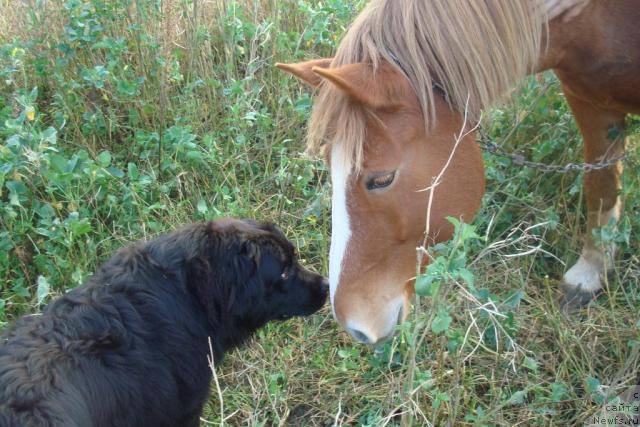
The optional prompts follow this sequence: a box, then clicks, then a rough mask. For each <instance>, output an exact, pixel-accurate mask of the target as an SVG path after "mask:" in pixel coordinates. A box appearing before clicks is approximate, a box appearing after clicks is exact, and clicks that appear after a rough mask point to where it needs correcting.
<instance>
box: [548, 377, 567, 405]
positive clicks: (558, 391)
mask: <svg viewBox="0 0 640 427" xmlns="http://www.w3.org/2000/svg"><path fill="white" fill-rule="evenodd" d="M566 395H567V387H566V386H565V385H564V384H563V383H558V382H555V383H553V384H551V400H552V401H553V402H554V403H558V402H560V401H562V400H564V398H565V396H566Z"/></svg>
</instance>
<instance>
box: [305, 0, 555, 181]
mask: <svg viewBox="0 0 640 427" xmlns="http://www.w3.org/2000/svg"><path fill="white" fill-rule="evenodd" d="M541 2H542V0H372V1H371V2H370V3H369V4H368V5H367V7H366V8H365V9H364V10H363V11H362V12H361V13H360V15H359V16H358V17H357V18H356V20H355V21H354V22H353V23H352V24H351V27H350V28H349V29H348V31H347V33H346V35H345V36H344V38H343V40H342V42H341V43H340V46H339V47H338V50H337V52H336V55H335V58H334V60H333V62H332V64H331V67H339V66H341V65H345V64H350V63H358V62H367V63H371V64H372V66H373V67H374V69H376V68H377V67H378V65H379V63H380V60H386V61H388V62H389V63H391V64H393V65H394V66H396V67H397V68H398V69H399V71H400V72H402V73H403V74H404V75H405V76H406V77H407V78H408V80H409V82H410V83H411V86H412V87H413V89H414V90H415V93H416V95H417V97H418V99H419V102H420V105H421V107H422V111H423V114H424V119H425V126H426V127H427V129H429V128H430V127H431V126H432V125H433V123H435V120H436V117H435V106H434V90H433V84H434V83H436V82H437V84H439V85H440V86H441V87H442V88H443V89H444V91H445V93H446V94H447V101H448V102H449V104H450V106H451V107H452V108H453V109H456V110H458V111H460V112H463V111H464V109H465V104H466V103H467V99H468V106H467V113H468V115H469V118H470V119H472V120H477V119H479V116H480V112H481V111H482V109H484V108H486V107H487V106H489V105H491V104H492V103H494V102H495V101H496V100H497V99H498V98H500V97H501V96H502V95H504V94H505V93H506V92H507V91H508V90H509V89H510V88H511V87H513V85H514V84H515V83H516V82H517V81H518V79H520V78H522V77H523V76H524V75H526V74H527V73H529V72H531V71H532V69H533V67H534V65H535V62H536V59H537V58H538V55H539V52H540V44H541V39H542V33H543V28H544V24H545V22H546V13H545V11H544V8H543V7H542V3H541ZM366 115H367V111H365V108H363V106H362V105H358V104H357V103H355V102H354V101H352V100H351V99H349V98H348V97H347V96H346V95H345V94H344V93H343V92H341V91H340V90H338V89H336V88H335V87H334V86H333V85H332V84H330V83H326V82H325V83H323V84H322V85H321V86H320V88H319V90H318V94H317V98H316V101H315V103H314V108H313V111H312V114H311V120H310V123H309V134H308V138H309V139H308V149H309V150H310V151H312V152H323V153H324V154H325V155H326V150H327V149H329V148H330V147H331V145H332V144H334V143H340V144H345V150H346V151H345V153H348V154H347V155H349V153H350V155H351V158H350V159H348V161H349V162H350V166H352V167H355V169H356V171H357V170H359V168H360V166H361V163H362V156H363V148H364V142H365V119H366Z"/></svg>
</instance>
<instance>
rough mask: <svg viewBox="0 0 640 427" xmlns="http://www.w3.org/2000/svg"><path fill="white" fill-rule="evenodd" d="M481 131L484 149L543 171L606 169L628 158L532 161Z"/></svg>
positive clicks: (621, 156) (624, 156)
mask: <svg viewBox="0 0 640 427" xmlns="http://www.w3.org/2000/svg"><path fill="white" fill-rule="evenodd" d="M479 132H480V147H481V148H482V149H484V150H485V151H486V152H488V153H491V154H493V155H496V156H500V157H505V158H507V159H510V160H511V161H512V162H513V164H514V165H517V166H524V167H527V168H532V169H537V170H540V171H542V172H556V173H567V172H573V171H584V172H589V171H595V170H600V169H606V168H609V167H611V166H615V165H616V163H618V162H624V161H626V160H627V155H626V154H622V155H620V156H616V157H612V158H610V159H607V160H603V161H601V162H598V163H568V164H566V165H564V166H560V165H549V164H547V163H538V162H531V161H529V160H526V159H525V158H524V156H523V155H522V154H516V153H510V152H508V151H505V150H504V149H503V148H502V147H500V146H499V145H498V144H496V143H495V142H493V141H492V140H491V138H490V137H489V135H487V134H486V132H484V130H483V129H482V128H480V129H479Z"/></svg>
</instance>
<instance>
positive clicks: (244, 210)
mask: <svg viewBox="0 0 640 427" xmlns="http://www.w3.org/2000/svg"><path fill="white" fill-rule="evenodd" d="M364 3H365V1H364V0H208V1H201V0H163V1H146V0H83V1H81V0H67V1H60V0H58V1H41V0H30V1H25V2H15V1H11V0H0V141H1V142H2V144H1V145H0V223H1V225H2V227H1V228H0V328H2V327H4V326H5V325H6V324H7V323H8V322H11V321H12V320H14V319H16V317H18V316H20V315H23V314H26V313H34V312H37V311H38V310H39V309H40V308H41V307H42V306H43V305H44V304H46V303H47V302H48V301H49V300H50V299H51V298H54V297H55V296H56V295H60V294H61V293H63V292H65V290H68V289H70V288H73V287H74V286H77V285H78V284H80V283H81V282H82V281H83V280H84V279H86V278H87V277H88V276H89V275H90V274H91V272H92V271H93V270H94V269H95V268H96V266H97V265H98V264H99V263H100V262H101V261H103V260H104V259H105V258H106V257H107V256H108V254H109V253H111V252H112V251H113V250H115V249H116V248H118V247H120V246H122V245H125V244H127V243H128V242H131V241H134V240H137V239H141V238H147V237H149V236H152V235H155V234H157V233H160V232H163V231H167V230H170V229H172V228H174V227H175V226H177V225H178V224H182V223H186V222H192V221H196V220H203V219H210V218H215V217H219V216H238V217H250V218H257V219H260V220H269V221H274V222H276V223H278V224H279V225H280V226H281V227H282V228H283V229H284V230H285V232H286V234H287V235H288V236H289V237H290V238H292V239H293V240H294V241H295V242H296V244H297V245H298V247H299V250H300V252H301V254H302V257H303V259H304V262H305V263H306V264H308V265H310V266H312V267H313V268H315V269H316V270H317V271H320V272H323V273H326V271H327V255H328V249H329V237H330V226H329V225H330V221H329V218H330V183H329V182H328V176H327V169H326V165H325V164H324V163H323V162H322V161H321V159H315V158H311V157H310V156H308V155H305V154H304V153H303V151H304V135H305V122H306V120H307V118H308V115H309V110H310V107H311V103H312V94H311V93H310V92H309V91H308V90H307V89H306V88H303V87H301V86H300V85H299V84H298V83H297V82H296V81H294V80H293V79H291V78H290V77H288V76H286V75H284V74H283V73H281V72H280V71H278V70H276V69H275V68H274V67H273V64H274V62H276V61H281V62H293V61H298V60H304V59H308V58H313V57H324V56H329V55H331V52H332V50H333V49H334V47H335V46H336V43H337V42H338V41H339V39H340V36H341V34H342V33H343V32H344V30H345V28H346V26H347V25H348V23H349V22H350V20H351V19H352V18H353V16H354V15H355V13H356V12H357V10H358V9H359V8H360V7H361V6H362V5H363V4H364ZM512 98H513V100H512V101H511V102H508V103H506V104H505V105H503V106H500V107H497V108H495V109H493V110H491V111H488V112H487V113H486V115H485V117H484V118H483V126H484V128H485V129H486V130H487V131H488V133H489V134H490V135H491V136H492V137H493V138H494V139H495V140H496V141H498V142H499V143H501V144H502V146H503V147H505V148H506V149H508V150H511V151H517V152H520V153H523V154H524V155H525V156H526V157H527V158H529V159H532V160H534V161H540V162H546V163H553V164H564V163H567V162H572V161H580V160H581V154H580V153H581V138H580V135H579V133H578V132H577V130H576V128H575V124H574V121H573V118H572V116H571V113H570V111H569V109H568V107H567V105H566V103H565V101H564V99H563V96H562V94H561V92H560V88H559V85H558V82H557V80H556V79H555V78H554V77H553V75H552V74H544V75H541V76H538V77H531V78H529V79H527V80H526V81H525V82H524V83H523V84H522V86H521V87H520V88H519V89H518V90H517V91H515V92H514V94H513V97H512ZM639 130H640V121H639V120H637V119H632V120H630V123H629V137H628V144H627V147H628V151H629V156H630V158H629V160H628V161H627V162H626V165H625V174H624V180H625V186H624V190H623V191H624V198H625V203H626V210H625V214H624V217H623V218H622V220H621V222H620V225H619V227H618V228H617V229H614V228H613V227H610V226H605V227H603V228H601V229H599V230H598V231H597V237H598V239H600V240H601V241H602V242H605V243H606V242H611V241H615V242H616V243H617V244H618V247H619V253H618V256H617V258H616V265H615V269H614V271H613V272H612V274H611V275H610V276H609V278H608V280H607V281H606V295H603V296H601V297H600V298H598V299H597V300H596V301H595V302H593V303H592V304H590V305H589V306H588V307H587V308H585V309H583V310H581V311H579V312H577V313H572V314H570V315H564V314H563V313H561V312H560V310H559V308H558V304H557V299H558V297H559V292H558V285H559V282H558V278H559V277H561V276H562V273H563V269H564V268H565V267H564V266H565V265H571V263H572V262H573V261H574V260H575V259H576V258H577V255H578V254H577V251H578V250H579V248H580V233H581V231H582V230H581V229H580V225H579V224H583V223H584V221H583V219H584V218H583V216H584V209H583V208H584V207H583V197H582V193H581V191H582V190H581V188H582V187H581V183H582V178H583V174H582V173H576V172H572V173H568V174H555V173H553V174H544V173H540V172H538V171H535V170H531V169H527V168H521V167H519V166H517V165H513V164H512V163H511V162H510V161H509V160H508V159H505V158H500V157H495V156H492V155H489V154H485V160H486V176H487V194H486V196H485V199H484V203H483V207H482V209H481V211H480V213H479V215H478V216H477V218H476V220H475V222H474V223H473V224H472V225H465V224H458V226H457V227H458V233H457V235H456V238H455V239H454V240H453V241H451V242H449V243H447V244H445V245H441V246H440V247H438V248H437V251H436V252H437V253H436V252H434V253H433V256H434V257H436V260H435V261H434V262H433V264H432V267H430V268H429V270H428V271H427V272H426V274H425V275H424V276H421V278H420V280H419V283H418V285H419V291H420V293H421V294H422V296H420V297H417V298H416V310H415V314H414V315H413V316H412V317H411V319H410V321H409V322H406V323H405V324H403V325H402V326H401V327H400V328H399V329H400V333H399V335H398V337H396V338H395V339H394V340H393V341H392V342H389V343H387V344H385V345H384V346H382V347H381V348H378V349H371V348H368V347H365V346H361V345H357V344H355V343H354V342H353V341H352V340H350V339H349V338H348V337H347V336H346V334H345V333H344V332H342V331H341V330H339V329H338V328H337V327H336V326H335V323H334V321H333V319H332V317H331V311H330V309H329V307H326V308H325V309H324V310H323V311H322V312H321V314H319V315H316V316H313V317H311V318H308V319H304V320H300V319H298V320H292V321H288V322H285V323H278V324H272V325H270V326H269V327H267V328H266V329H264V330H262V331H261V332H260V333H259V334H258V336H257V337H256V339H255V340H254V341H253V342H252V344H251V345H250V346H248V347H247V348H245V349H242V350H239V351H236V352H234V353H232V354H230V355H229V356H228V358H227V359H226V360H225V361H224V363H223V364H222V365H221V366H218V367H217V369H216V373H217V378H216V379H217V384H218V385H219V388H217V387H215V386H214V387H212V397H211V403H210V405H208V407H207V408H206V411H205V414H204V415H203V425H220V424H227V425H251V426H254V425H255V426H264V425H305V426H306V425H334V424H335V425H363V426H364V425H367V426H381V425H399V424H400V423H401V421H402V422H404V423H405V424H408V422H409V421H412V422H413V423H414V425H456V426H457V425H479V426H490V425H507V426H510V425H515V424H518V425H563V426H564V425H581V424H582V423H584V422H586V421H587V420H588V419H589V417H590V416H591V415H592V414H594V413H596V412H597V411H598V410H599V409H600V404H601V403H602V400H603V393H604V392H606V391H607V390H608V391H609V392H611V391H612V390H614V391H615V390H621V389H623V388H624V387H625V386H628V385H630V384H635V381H636V380H635V379H636V377H637V376H638V373H639V371H640V368H639V366H640V358H639V356H638V350H639V347H640V320H639V319H640V317H639V313H640V278H639V277H640V244H639V242H640V239H639V237H640V236H639V234H640V215H639V209H640V191H639V187H640V186H639V180H640V173H639V172H640V166H639V164H638V159H639V158H640V157H639V155H638V146H639V144H640V136H639V132H638V131H639ZM461 191H464V189H461ZM203 357H206V355H203ZM613 394H615V393H613ZM123 410H126V408H123Z"/></svg>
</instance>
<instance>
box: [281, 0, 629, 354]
mask: <svg viewBox="0 0 640 427" xmlns="http://www.w3.org/2000/svg"><path fill="white" fill-rule="evenodd" d="M278 66H279V67H280V68H281V69H283V70H285V71H288V72H290V73H292V74H294V75H295V76H296V77H298V78H300V79H301V80H303V81H305V82H307V83H308V84H310V85H312V86H314V87H316V88H317V90H318V94H317V97H316V101H315V104H314V109H313V112H312V117H311V122H310V126H309V144H310V148H311V149H312V150H318V149H320V150H322V151H323V153H324V155H325V157H326V159H327V161H328V162H329V163H330V165H331V180H332V186H333V197H332V241H331V250H330V265H329V280H330V285H331V301H332V306H333V309H334V314H335V316H336V318H337V320H338V321H339V322H340V323H341V324H342V325H343V326H344V327H345V328H346V329H347V331H348V332H349V333H350V334H351V335H353V336H354V337H355V338H356V339H357V340H359V341H361V342H364V343H368V344H374V343H377V342H379V341H381V340H384V339H385V338H388V337H389V336H391V335H392V334H393V331H394V327H395V326H396V324H397V323H398V322H399V321H401V320H403V319H404V317H405V316H406V313H407V311H408V310H407V308H408V305H409V301H410V296H411V294H412V292H413V280H412V278H413V277H414V276H415V267H416V246H418V245H420V244H421V243H422V242H423V241H425V240H426V241H427V242H428V243H433V242H438V241H443V240H446V239H448V238H450V236H451V234H452V227H451V224H449V223H448V222H447V221H446V220H445V218H446V217H447V216H454V217H458V218H462V219H463V220H465V221H471V220H472V219H473V217H474V214H475V212H476V211H477V209H478V207H479V205H480V200H481V197H482V195H483V192H484V170H483V162H482V156H481V153H480V150H479V148H478V145H477V144H476V142H475V138H474V132H472V131H473V130H474V124H475V123H476V121H477V120H478V118H479V116H480V112H481V110H482V109H483V108H486V107H487V106H489V105H490V104H491V103H493V102H495V101H496V99H498V98H499V97H500V96H501V95H503V94H504V92H505V91H507V90H508V89H509V88H510V87H512V86H513V85H514V84H515V83H516V82H517V81H518V80H519V79H520V78H522V77H523V76H524V75H526V74H527V73H530V72H536V71H542V70H546V69H552V70H553V71H554V72H555V73H556V75H557V76H558V78H559V79H560V81H561V83H562V88H563V90H564V93H565V95H566V98H567V100H568V102H569V105H570V106H571V109H572V110H573V112H574V115H575V118H576V120H577V123H578V126H579V128H580V131H581V133H582V135H583V138H584V157H585V160H586V161H587V162H598V161H602V160H606V159H611V158H613V157H615V156H618V155H619V154H620V153H622V152H623V150H624V141H623V139H624V138H623V137H622V135H623V132H622V130H623V128H624V122H625V115H626V114H627V113H634V114H639V113H640V1H639V0H616V1H606V2H605V1H600V0H591V1H588V0H544V1H543V0H538V1H533V0H510V1H503V0H373V1H372V2H371V3H370V4H369V5H368V6H367V7H366V8H365V10H364V11H363V12H362V13H361V14H360V15H359V16H358V18H357V19H356V20H355V21H354V23H353V24H352V26H351V27H350V29H349V30H348V32H347V34H346V35H345V38H344V39H343V41H342V42H341V44H340V46H339V48H338V50H337V52H336V56H335V58H333V59H320V60H315V61H309V62H304V63H299V64H278ZM621 171H622V165H621V164H617V165H615V166H614V167H610V168H608V169H603V170H599V171H593V172H589V173H586V174H585V179H584V192H585V194H586V201H587V211H588V212H587V218H588V221H587V233H586V238H585V243H584V247H583V250H582V254H581V256H580V258H579V260H578V261H577V263H576V264H575V265H574V266H573V267H571V268H570V269H569V270H568V271H567V272H566V274H565V275H564V280H563V281H564V283H565V285H566V289H567V292H566V293H565V298H566V300H567V301H574V302H577V303H580V304H581V303H584V302H586V301H588V300H590V299H591V298H592V297H593V295H594V294H595V293H597V292H598V291H600V290H601V289H602V287H601V283H600V281H601V276H602V275H603V274H605V273H606V271H607V269H608V268H610V267H611V265H612V256H613V250H614V248H603V247H600V246H598V245H596V244H595V242H594V241H593V240H592V239H591V237H590V236H591V232H590V230H591V229H592V228H594V227H598V226H599V225H603V224H607V223H608V222H609V221H610V220H613V221H617V220H618V218H619V216H620V211H621V201H620V198H619V197H618V190H619V189H620V173H621ZM438 175H440V178H441V179H440V180H439V183H437V185H434V184H436V183H434V177H436V176H438ZM425 189H426V190H427V191H420V190H425ZM428 205H429V206H428ZM427 211H428V212H429V217H428V218H425V212H427ZM425 233H427V235H426V236H425Z"/></svg>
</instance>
